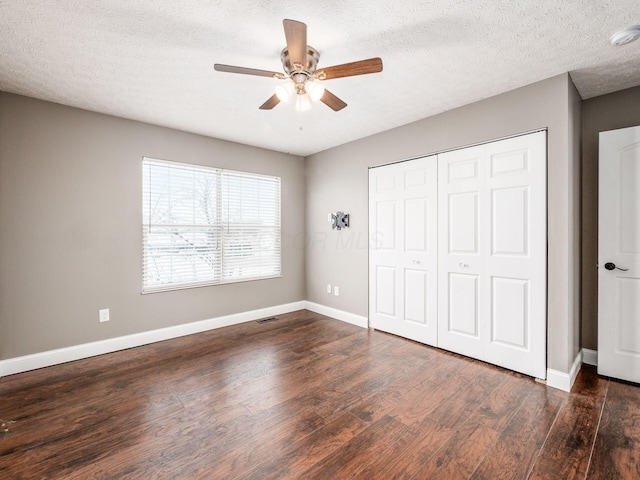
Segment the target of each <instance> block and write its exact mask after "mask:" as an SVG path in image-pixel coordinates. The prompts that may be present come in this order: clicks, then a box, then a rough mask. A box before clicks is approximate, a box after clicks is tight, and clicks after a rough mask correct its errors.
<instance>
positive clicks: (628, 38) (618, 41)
mask: <svg viewBox="0 0 640 480" xmlns="http://www.w3.org/2000/svg"><path fill="white" fill-rule="evenodd" d="M638 38H640V25H632V26H630V27H627V28H623V29H622V30H618V31H617V32H616V33H614V34H613V35H611V45H614V46H616V47H620V46H622V45H626V44H627V43H631V42H633V41H634V40H637V39H638Z"/></svg>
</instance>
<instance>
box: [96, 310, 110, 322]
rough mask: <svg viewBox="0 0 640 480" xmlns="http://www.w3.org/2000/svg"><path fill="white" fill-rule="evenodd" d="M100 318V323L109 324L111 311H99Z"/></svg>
mask: <svg viewBox="0 0 640 480" xmlns="http://www.w3.org/2000/svg"><path fill="white" fill-rule="evenodd" d="M98 318H99V319H100V322H108V321H109V309H108V308H103V309H102V310H98Z"/></svg>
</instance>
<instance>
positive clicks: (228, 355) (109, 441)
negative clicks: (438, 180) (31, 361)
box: [0, 310, 640, 480]
mask: <svg viewBox="0 0 640 480" xmlns="http://www.w3.org/2000/svg"><path fill="white" fill-rule="evenodd" d="M0 419H2V421H3V423H4V427H5V428H6V429H8V431H7V432H2V431H1V429H0V478H3V479H40V478H65V479H66V478H69V479H87V478H105V479H106V478H117V479H125V478H126V479H129V478H131V479H137V478H140V479H156V478H163V479H164V478H176V479H216V480H217V479H243V480H247V479H260V480H265V479H284V478H290V479H332V480H333V479H358V480H364V479H367V480H369V479H385V480H387V479H415V480H418V479H491V480H499V479H526V478H530V479H574V478H580V479H585V478H586V479H607V480H612V479H638V478H640V388H639V387H638V386H634V385H630V384H626V383H624V382H618V381H614V380H609V379H606V378H602V377H599V376H598V375H597V374H596V372H595V370H594V369H593V368H592V367H587V366H584V367H583V369H582V370H581V372H580V374H579V376H578V380H577V381H576V385H575V386H574V389H573V391H572V392H571V394H568V393H565V392H561V391H558V390H554V389H552V388H547V387H545V386H544V385H542V384H540V383H538V382H535V381H533V380H532V379H531V378H528V377H524V376H521V375H518V374H515V373H513V372H509V371H507V370H503V369H500V368H497V367H493V366H491V365H487V364H484V363H481V362H478V361H474V360H470V359H467V358H464V357H461V356H458V355H455V354H451V353H447V352H444V351H441V350H437V349H434V348H430V347H426V346H424V345H420V344H418V343H414V342H411V341H408V340H404V339H401V338H398V337H395V336H392V335H387V334H385V333H381V332H375V331H370V330H365V329H361V328H358V327H355V326H353V325H349V324H346V323H343V322H339V321H337V320H333V319H330V318H328V317H324V316H322V315H318V314H315V313H312V312H308V311H304V310H303V311H299V312H294V313H290V314H286V315H282V316H280V317H279V319H278V320H277V321H274V322H269V323H264V324H258V323H256V322H250V323H245V324H242V325H236V326H233V327H227V328H223V329H218V330H212V331H209V332H205V333H201V334H197V335H191V336H188V337H182V338H178V339H174V340H169V341H166V342H160V343H155V344H152V345H147V346H144V347H139V348H134V349H130V350H126V351H121V352H116V353H112V354H108V355H102V356H100V357H94V358H90V359H86V360H80V361H77V362H71V363H67V364H64V365H58V366H54V367H49V368H44V369H40V370H36V371H32V372H25V373H21V374H18V375H11V376H8V377H4V378H1V379H0Z"/></svg>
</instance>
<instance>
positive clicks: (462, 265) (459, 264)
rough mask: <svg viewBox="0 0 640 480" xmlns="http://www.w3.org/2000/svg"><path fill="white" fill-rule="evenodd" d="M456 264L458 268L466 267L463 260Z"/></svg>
mask: <svg viewBox="0 0 640 480" xmlns="http://www.w3.org/2000/svg"><path fill="white" fill-rule="evenodd" d="M458 266H459V267H460V268H466V267H467V264H466V263H464V262H460V263H458Z"/></svg>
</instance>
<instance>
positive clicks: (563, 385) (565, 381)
mask: <svg viewBox="0 0 640 480" xmlns="http://www.w3.org/2000/svg"><path fill="white" fill-rule="evenodd" d="M581 366H582V350H581V351H580V352H578V355H577V356H576V358H575V360H574V361H573V365H571V370H569V373H565V372H560V371H558V370H553V369H552V368H547V386H548V387H553V388H557V389H559V390H564V391H565V392H570V391H571V387H573V384H574V382H575V381H576V377H577V376H578V372H579V371H580V367H581Z"/></svg>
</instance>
